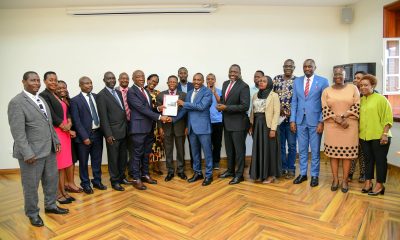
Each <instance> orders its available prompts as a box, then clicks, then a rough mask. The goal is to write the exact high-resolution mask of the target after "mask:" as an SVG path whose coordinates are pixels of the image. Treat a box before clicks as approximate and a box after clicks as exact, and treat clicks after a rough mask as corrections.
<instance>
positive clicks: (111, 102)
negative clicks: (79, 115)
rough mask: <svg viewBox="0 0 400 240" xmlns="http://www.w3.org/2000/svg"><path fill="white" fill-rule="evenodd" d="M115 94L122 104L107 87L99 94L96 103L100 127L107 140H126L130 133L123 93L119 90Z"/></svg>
mask: <svg viewBox="0 0 400 240" xmlns="http://www.w3.org/2000/svg"><path fill="white" fill-rule="evenodd" d="M115 92H116V93H117V95H118V98H119V100H120V103H121V104H119V103H118V102H117V100H116V99H115V97H114V96H113V95H112V94H111V93H110V91H108V89H107V88H106V87H105V88H103V90H101V91H100V92H99V93H98V94H97V98H96V102H97V109H98V111H99V117H100V127H101V130H102V132H103V134H104V136H105V137H106V138H107V137H110V136H112V137H114V138H115V139H124V138H126V134H127V132H128V130H127V128H128V125H127V120H126V113H125V109H124V101H123V99H122V93H121V92H120V91H118V90H116V91H115ZM121 106H122V107H121Z"/></svg>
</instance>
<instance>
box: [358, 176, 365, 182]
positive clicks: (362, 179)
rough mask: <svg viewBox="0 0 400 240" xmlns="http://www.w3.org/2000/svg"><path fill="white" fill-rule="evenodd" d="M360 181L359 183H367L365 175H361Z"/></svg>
mask: <svg viewBox="0 0 400 240" xmlns="http://www.w3.org/2000/svg"><path fill="white" fill-rule="evenodd" d="M358 182H359V183H365V175H361V176H360V177H359V178H358Z"/></svg>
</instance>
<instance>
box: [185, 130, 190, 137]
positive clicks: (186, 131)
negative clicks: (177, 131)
mask: <svg viewBox="0 0 400 240" xmlns="http://www.w3.org/2000/svg"><path fill="white" fill-rule="evenodd" d="M188 133H189V129H188V128H185V136H187V135H188Z"/></svg>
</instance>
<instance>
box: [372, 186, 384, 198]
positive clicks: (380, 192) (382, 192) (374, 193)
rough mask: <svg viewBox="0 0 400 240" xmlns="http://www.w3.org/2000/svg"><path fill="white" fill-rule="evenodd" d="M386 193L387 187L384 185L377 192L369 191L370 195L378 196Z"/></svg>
mask: <svg viewBox="0 0 400 240" xmlns="http://www.w3.org/2000/svg"><path fill="white" fill-rule="evenodd" d="M379 194H380V195H384V194H385V187H383V188H382V189H381V190H379V191H377V192H372V191H371V192H369V193H368V195H369V196H378V195H379Z"/></svg>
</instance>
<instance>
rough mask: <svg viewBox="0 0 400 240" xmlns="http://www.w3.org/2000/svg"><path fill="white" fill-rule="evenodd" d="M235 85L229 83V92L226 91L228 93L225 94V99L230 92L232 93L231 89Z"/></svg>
mask: <svg viewBox="0 0 400 240" xmlns="http://www.w3.org/2000/svg"><path fill="white" fill-rule="evenodd" d="M233 83H234V81H231V83H229V86H228V90H226V93H225V99H226V98H227V97H228V95H229V92H230V91H231V89H232V85H233Z"/></svg>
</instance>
